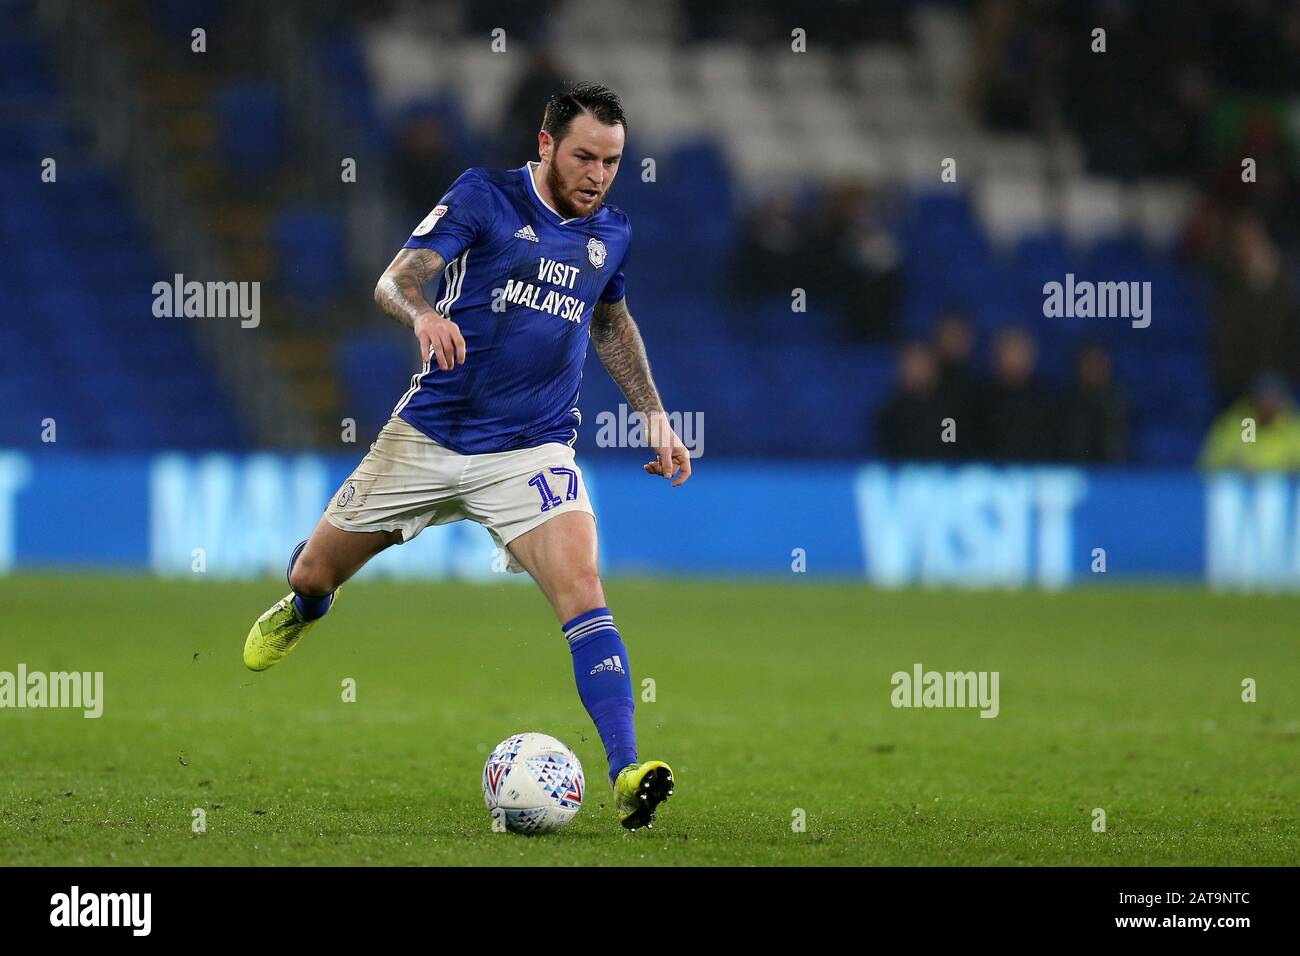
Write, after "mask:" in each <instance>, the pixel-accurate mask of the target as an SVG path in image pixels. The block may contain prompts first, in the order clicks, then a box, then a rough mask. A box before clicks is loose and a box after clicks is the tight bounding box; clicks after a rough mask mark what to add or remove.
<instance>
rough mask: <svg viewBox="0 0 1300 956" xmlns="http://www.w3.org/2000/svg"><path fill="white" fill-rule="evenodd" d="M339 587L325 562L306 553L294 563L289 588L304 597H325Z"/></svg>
mask: <svg viewBox="0 0 1300 956" xmlns="http://www.w3.org/2000/svg"><path fill="white" fill-rule="evenodd" d="M337 586H338V582H336V581H335V580H334V575H333V573H332V572H331V571H330V569H329V568H328V567H326V566H325V564H324V562H322V561H318V560H316V559H315V558H314V557H313V556H312V555H311V554H310V552H308V551H304V552H303V553H302V554H301V555H299V556H298V560H297V561H295V562H294V565H293V570H292V571H291V572H290V573H289V587H291V588H293V590H294V592H295V593H297V594H301V595H302V596H303V597H324V596H325V595H327V594H329V593H330V592H331V591H333V590H334V589H335V588H336V587H337Z"/></svg>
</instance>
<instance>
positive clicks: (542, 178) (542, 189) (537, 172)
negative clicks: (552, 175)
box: [528, 159, 563, 215]
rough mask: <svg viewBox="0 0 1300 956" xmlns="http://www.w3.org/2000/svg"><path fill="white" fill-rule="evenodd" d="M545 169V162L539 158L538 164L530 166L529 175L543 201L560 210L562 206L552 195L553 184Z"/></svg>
mask: <svg viewBox="0 0 1300 956" xmlns="http://www.w3.org/2000/svg"><path fill="white" fill-rule="evenodd" d="M545 169H546V164H545V162H544V161H542V160H540V159H539V160H538V161H537V165H536V166H529V167H528V175H529V176H532V177H533V189H535V190H536V191H537V195H538V196H539V197H540V198H541V200H542V202H544V203H546V205H548V206H550V207H551V208H552V209H555V210H557V211H558V210H559V208H560V207H559V206H557V205H556V203H555V197H554V196H552V195H551V186H550V183H548V182H547V181H546V173H545V172H544V170H545ZM561 215H563V214H562V213H561Z"/></svg>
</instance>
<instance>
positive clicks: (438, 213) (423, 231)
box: [411, 206, 447, 236]
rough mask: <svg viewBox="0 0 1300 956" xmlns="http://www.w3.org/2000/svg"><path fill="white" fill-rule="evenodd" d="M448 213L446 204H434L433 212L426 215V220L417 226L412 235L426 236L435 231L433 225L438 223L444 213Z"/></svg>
mask: <svg viewBox="0 0 1300 956" xmlns="http://www.w3.org/2000/svg"><path fill="white" fill-rule="evenodd" d="M446 213H447V207H446V206H434V207H433V212H431V213H429V215H427V216H425V217H424V221H423V222H421V223H420V224H419V225H418V226H416V227H415V232H413V233H411V235H413V236H424V235H428V234H429V233H431V232H433V227H434V226H436V225H438V220H439V219H441V218H442V217H443V216H444V215H446Z"/></svg>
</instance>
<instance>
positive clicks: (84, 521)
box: [0, 451, 1300, 589]
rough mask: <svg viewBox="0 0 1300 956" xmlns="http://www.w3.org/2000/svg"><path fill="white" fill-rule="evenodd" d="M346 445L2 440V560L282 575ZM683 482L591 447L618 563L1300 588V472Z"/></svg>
mask: <svg viewBox="0 0 1300 956" xmlns="http://www.w3.org/2000/svg"><path fill="white" fill-rule="evenodd" d="M354 464H355V458H354V457H353V456H346V455H319V454H281V453H257V454H246V455H232V454H225V453H220V454H198V455H181V454H174V453H164V454H156V455H86V454H68V453H62V452H59V453H49V454H44V453H42V452H38V451H0V571H12V570H16V569H40V568H103V569H115V570H137V571H145V572H152V573H155V574H158V575H164V576H183V575H189V574H194V573H197V572H201V573H205V574H209V575H213V576H216V577H225V578H238V577H258V576H263V575H268V574H279V573H281V571H282V569H283V566H284V563H285V560H286V558H287V555H288V554H289V551H290V550H291V549H292V547H293V545H294V544H295V543H296V542H298V541H299V540H301V539H302V538H304V537H306V535H307V534H308V533H309V532H310V531H311V529H312V527H313V526H314V525H315V523H316V521H317V519H318V518H319V517H320V513H321V510H322V509H323V507H324V505H325V503H326V502H327V501H328V500H329V496H330V495H332V494H333V493H334V492H335V490H336V489H337V488H338V487H339V485H340V484H341V483H342V481H343V479H344V478H345V477H346V476H347V475H348V474H349V472H350V471H351V469H352V467H353V465H354ZM696 465H697V467H696V474H695V477H694V478H693V479H692V480H691V481H690V482H689V483H688V484H686V485H684V486H682V487H680V488H676V489H673V488H669V487H668V485H667V483H666V482H663V481H660V480H656V479H653V478H650V477H648V476H646V475H644V474H643V473H642V472H641V471H640V469H639V467H638V465H637V464H636V463H634V462H632V461H630V460H629V461H627V462H623V461H612V460H602V461H600V462H585V463H583V471H584V475H585V476H586V478H587V482H588V487H589V491H590V493H591V496H592V500H593V502H594V503H595V506H596V512H597V515H598V518H599V522H600V529H601V545H602V565H603V568H604V570H605V572H606V573H608V574H667V575H730V576H788V575H791V574H798V573H802V574H806V575H808V576H809V577H822V576H834V577H848V578H858V579H862V580H866V581H869V582H871V583H874V584H877V585H880V586H887V587H892V586H905V585H913V584H922V585H938V586H957V587H1042V588H1058V587H1065V586H1071V585H1076V584H1082V583H1088V582H1096V581H1099V580H1130V581H1139V580H1155V579H1166V580H1178V581H1186V582H1205V583H1208V584H1210V585H1213V586H1216V587H1233V588H1267V589H1289V588H1294V587H1296V586H1297V585H1300V478H1298V477H1295V476H1290V475H1281V474H1276V475H1259V476H1249V475H1241V474H1235V473H1222V474H1216V475H1201V474H1199V473H1196V472H1193V471H1137V470H1100V469H1098V470H1093V469H1081V468H1073V467H1057V466H1032V467H1031V466H1001V465H989V464H968V465H958V466H939V465H914V464H904V465H885V464H878V463H869V464H864V465H861V466H852V465H822V466H815V465H809V464H807V463H792V464H776V465H758V464H743V463H737V462H727V461H709V460H700V461H698V462H697V463H696ZM501 566H502V562H501V560H500V556H499V555H497V554H496V553H495V550H494V548H493V546H492V542H491V539H490V538H489V537H488V535H487V533H486V532H485V531H483V529H481V528H479V527H477V526H475V525H472V524H468V523H460V524H457V525H448V526H444V527H435V528H430V529H428V530H427V531H425V532H424V533H423V534H422V535H420V536H419V537H418V538H417V539H415V540H414V541H412V542H409V543H407V544H405V545H403V546H401V547H400V548H392V549H390V550H389V551H388V552H386V553H385V554H383V555H381V556H380V557H379V558H378V559H376V560H375V561H374V562H373V563H372V565H371V566H369V567H368V568H367V569H366V570H365V572H363V573H364V574H367V575H370V576H388V577H409V578H432V579H437V578H456V579H475V578H487V577H490V576H492V575H495V574H497V573H499V572H500V570H501Z"/></svg>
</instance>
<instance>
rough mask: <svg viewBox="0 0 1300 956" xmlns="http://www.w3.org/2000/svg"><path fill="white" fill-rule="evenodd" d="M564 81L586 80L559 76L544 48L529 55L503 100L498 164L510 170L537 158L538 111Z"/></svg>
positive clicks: (539, 126) (553, 61) (547, 51)
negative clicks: (526, 62)
mask: <svg viewBox="0 0 1300 956" xmlns="http://www.w3.org/2000/svg"><path fill="white" fill-rule="evenodd" d="M566 79H590V77H563V76H561V75H560V72H559V70H557V69H556V68H555V59H554V56H553V55H552V53H551V52H550V51H549V50H548V49H546V48H545V47H542V48H540V49H538V50H537V51H536V52H535V53H533V55H532V57H531V58H530V59H529V61H528V65H527V66H526V67H525V68H524V72H523V73H522V74H521V75H520V77H519V81H518V82H517V83H516V84H515V88H514V90H513V91H511V93H510V96H509V98H508V99H507V100H506V110H505V114H504V115H503V116H502V117H501V132H500V134H499V137H498V139H499V142H500V149H501V157H500V165H502V166H506V167H511V168H513V167H516V166H522V165H523V164H524V163H526V162H530V161H532V160H535V159H537V133H538V131H539V130H540V129H541V128H542V111H543V109H544V108H545V106H546V101H547V100H548V99H550V97H551V94H553V93H554V92H555V91H556V90H558V89H560V88H562V87H563V86H564V81H565V80H566Z"/></svg>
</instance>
